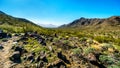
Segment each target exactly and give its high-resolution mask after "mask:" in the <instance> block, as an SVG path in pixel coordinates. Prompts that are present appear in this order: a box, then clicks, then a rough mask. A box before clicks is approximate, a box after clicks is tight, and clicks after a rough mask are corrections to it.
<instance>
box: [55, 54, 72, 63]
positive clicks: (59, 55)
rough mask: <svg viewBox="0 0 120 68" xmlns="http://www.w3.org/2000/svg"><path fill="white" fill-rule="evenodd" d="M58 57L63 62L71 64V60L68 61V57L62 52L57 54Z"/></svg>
mask: <svg viewBox="0 0 120 68" xmlns="http://www.w3.org/2000/svg"><path fill="white" fill-rule="evenodd" d="M57 57H58V58H59V59H61V60H63V61H64V62H65V63H67V64H70V62H69V60H67V57H66V56H65V55H63V54H62V52H58V53H57Z"/></svg>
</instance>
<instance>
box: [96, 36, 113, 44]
mask: <svg viewBox="0 0 120 68" xmlns="http://www.w3.org/2000/svg"><path fill="white" fill-rule="evenodd" d="M94 39H95V40H96V41H98V42H100V43H108V42H113V41H114V39H113V38H109V37H104V36H96V37H94Z"/></svg>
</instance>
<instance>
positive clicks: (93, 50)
mask: <svg viewBox="0 0 120 68" xmlns="http://www.w3.org/2000/svg"><path fill="white" fill-rule="evenodd" d="M95 51H96V50H95V49H94V48H92V47H88V48H85V49H84V52H85V54H89V53H92V52H95Z"/></svg>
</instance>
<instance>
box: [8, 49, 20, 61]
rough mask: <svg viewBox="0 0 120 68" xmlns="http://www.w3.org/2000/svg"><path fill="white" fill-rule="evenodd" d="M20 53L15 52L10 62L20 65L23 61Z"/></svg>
mask: <svg viewBox="0 0 120 68" xmlns="http://www.w3.org/2000/svg"><path fill="white" fill-rule="evenodd" d="M20 57H21V56H20V52H19V51H15V52H13V54H12V56H11V57H10V60H11V61H13V62H15V63H20V62H21V59H20Z"/></svg>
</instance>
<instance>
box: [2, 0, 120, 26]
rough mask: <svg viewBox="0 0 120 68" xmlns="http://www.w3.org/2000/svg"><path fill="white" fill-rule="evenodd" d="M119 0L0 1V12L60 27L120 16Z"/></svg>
mask: <svg viewBox="0 0 120 68" xmlns="http://www.w3.org/2000/svg"><path fill="white" fill-rule="evenodd" d="M119 3H120V0H0V10H1V11H3V12H5V13H7V14H10V15H12V16H15V17H21V18H26V19H28V20H31V21H33V22H34V23H37V24H53V25H62V24H67V23H70V22H72V21H73V20H75V19H78V18H80V17H85V18H107V17H110V16H113V15H117V16H118V15H120V4H119Z"/></svg>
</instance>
